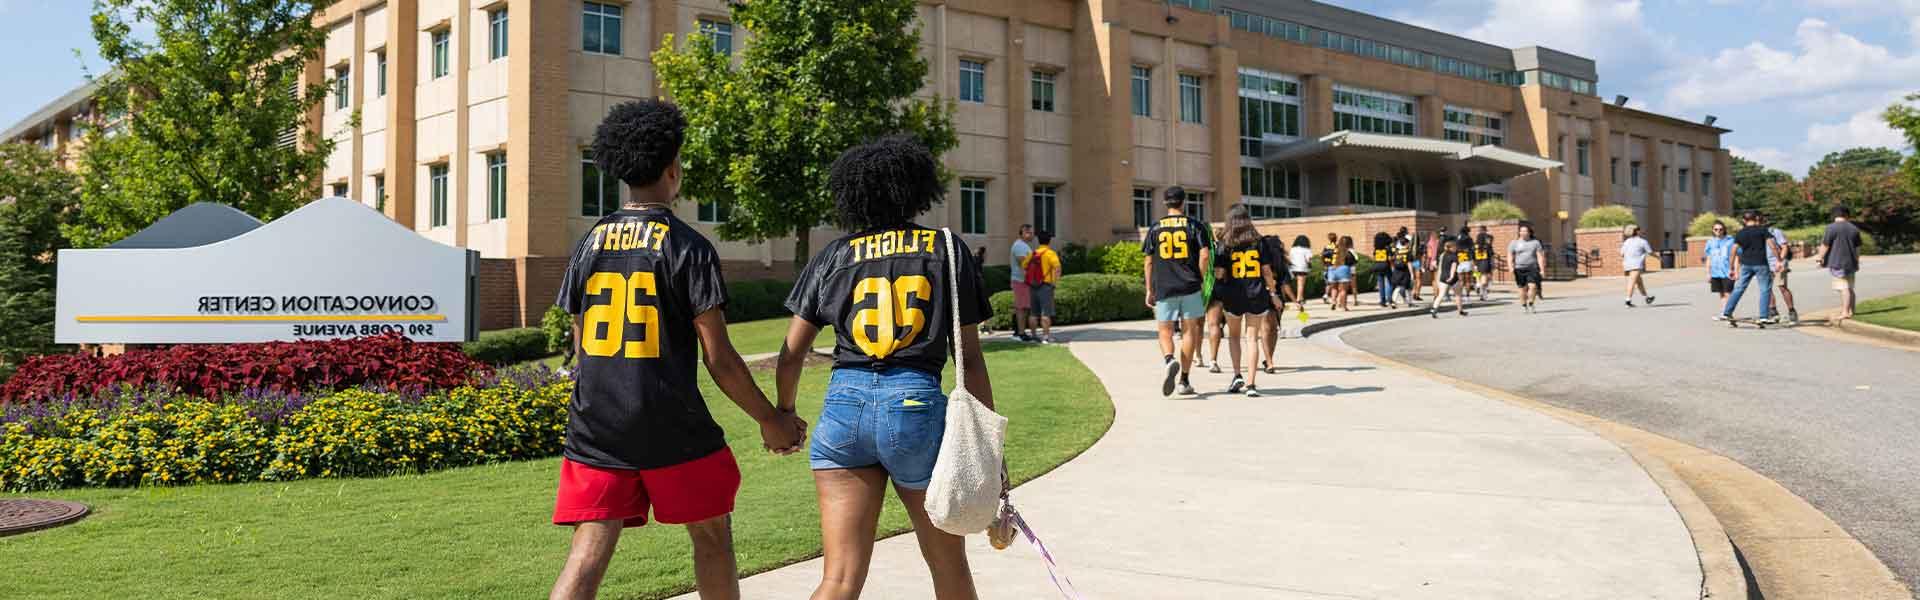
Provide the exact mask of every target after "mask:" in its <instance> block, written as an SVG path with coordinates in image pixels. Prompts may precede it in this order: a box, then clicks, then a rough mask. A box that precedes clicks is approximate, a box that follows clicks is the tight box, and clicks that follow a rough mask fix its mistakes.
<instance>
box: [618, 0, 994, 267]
mask: <svg viewBox="0 0 1920 600" xmlns="http://www.w3.org/2000/svg"><path fill="white" fill-rule="evenodd" d="M730 6H731V7H732V11H733V21H734V23H736V24H738V25H739V26H740V27H742V28H744V29H746V30H747V31H748V32H751V35H752V38H751V41H750V42H749V43H747V45H746V49H745V51H744V55H743V56H741V60H740V65H739V66H738V67H737V68H736V67H734V66H732V65H731V64H730V62H729V60H728V59H729V57H728V56H725V55H722V54H720V53H719V52H717V51H715V50H714V49H713V48H712V46H711V45H710V44H709V43H707V41H706V38H705V37H704V36H700V35H695V36H693V37H690V38H686V39H683V40H681V42H683V44H682V45H681V47H679V48H677V49H676V48H675V47H674V46H675V40H674V39H673V38H671V37H669V38H668V39H667V40H666V42H665V44H664V45H663V46H662V47H661V48H660V50H658V51H656V52H654V55H653V62H654V65H655V67H656V68H657V69H658V73H659V77H660V81H661V84H662V86H663V87H664V88H665V89H666V91H667V92H668V94H670V95H671V96H672V97H673V99H674V100H675V101H676V102H678V103H679V104H680V106H681V108H682V109H683V110H684V111H685V112H686V115H687V122H688V127H687V140H686V145H685V146H684V147H683V148H682V150H681V156H682V158H683V159H684V161H685V163H686V167H687V174H686V181H685V184H684V189H683V191H684V193H685V194H686V195H687V196H689V197H692V198H696V199H698V200H700V201H702V202H718V203H724V204H728V205H731V206H733V207H734V208H733V210H732V214H731V216H730V217H729V218H728V220H727V222H726V223H725V224H723V225H721V226H720V229H719V232H720V237H721V238H723V239H728V240H746V241H751V242H762V241H766V240H768V239H774V238H779V237H784V236H789V235H791V236H794V238H795V241H794V250H795V259H794V268H795V270H796V271H798V270H799V269H800V268H801V267H802V266H804V265H805V264H806V261H807V258H808V256H809V255H810V254H811V252H810V249H809V247H808V236H807V233H808V231H809V230H811V229H812V228H814V227H816V226H820V225H824V224H827V223H828V222H829V221H830V220H831V219H832V216H833V199H832V197H831V196H829V195H828V193H827V185H826V183H827V174H828V171H829V169H830V167H831V166H832V164H833V160H834V159H835V158H837V157H839V155H840V153H841V152H843V151H845V150H846V149H847V148H850V147H852V146H854V145H856V144H859V143H862V142H865V141H868V140H871V139H873V138H876V137H879V136H881V135H885V134H889V133H906V134H909V135H912V136H913V137H915V138H917V139H919V140H920V142H921V143H923V144H925V145H926V146H927V149H928V150H931V151H932V152H933V153H934V155H935V156H939V155H941V154H943V153H945V152H946V151H947V150H950V149H952V148H953V147H954V146H956V145H958V143H959V142H958V140H957V138H956V137H955V135H954V131H953V117H952V114H953V105H952V104H951V103H950V102H941V101H938V100H932V101H929V100H921V99H916V98H914V97H913V95H914V94H915V93H916V92H918V91H920V89H921V87H922V85H923V84H924V82H925V81H926V80H927V62H926V60H924V59H922V58H921V57H920V56H919V55H918V49H919V44H920V36H919V28H918V26H917V25H915V23H914V18H915V15H916V8H917V3H916V2H915V1H914V0H865V1H862V2H854V3H850V2H841V1H832V0H754V1H753V2H746V3H739V2H736V3H731V4H730ZM943 177H944V174H943Z"/></svg>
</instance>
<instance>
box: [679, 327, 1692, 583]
mask: <svg viewBox="0 0 1920 600" xmlns="http://www.w3.org/2000/svg"><path fill="white" fill-rule="evenodd" d="M1310 307H1311V308H1314V309H1316V312H1317V311H1318V309H1319V307H1318V306H1317V305H1310ZM1369 312H1371V311H1369ZM1353 314H1354V315H1356V316H1358V315H1362V314H1364V313H1363V312H1362V311H1358V310H1356V311H1355V312H1354V313H1353ZM1317 316H1318V317H1319V318H1320V319H1324V318H1325V317H1324V316H1320V315H1317ZM1342 316H1345V315H1342ZM1443 318H1455V317H1452V316H1450V315H1449V316H1446V317H1443ZM1467 318H1469V319H1471V318H1476V317H1467ZM1288 323H1289V324H1290V325H1292V326H1294V327H1297V325H1298V324H1297V322H1294V321H1292V320H1291V319H1289V321H1288ZM1152 331H1153V330H1152V324H1151V323H1117V324H1107V325H1098V326H1092V327H1088V328H1073V330H1071V331H1068V332H1064V334H1056V335H1060V337H1063V338H1066V339H1068V340H1069V341H1070V346H1071V349H1072V351H1073V353H1074V355H1075V356H1077V357H1079V359H1080V360H1081V361H1082V362H1084V363H1086V364H1087V365H1088V367H1089V368H1091V369H1092V370H1093V371H1094V373H1096V374H1097V375H1098V376H1099V377H1100V379H1101V381H1102V383H1103V384H1105V386H1106V387H1107V389H1108V390H1109V392H1110V393H1111V394H1112V396H1113V401H1114V405H1115V409H1116V411H1117V414H1116V417H1115V420H1114V426H1113V429H1112V431H1110V432H1108V434H1107V435H1106V437H1104V438H1103V439H1101V440H1100V441H1099V442H1098V443H1097V444H1095V445H1094V447H1093V448H1091V449H1090V450H1089V451H1088V452H1087V453H1086V454H1084V455H1082V456H1080V457H1079V458H1077V459H1075V460H1073V461H1071V462H1069V463H1067V464H1066V465H1063V466H1062V467H1060V468H1059V469H1058V470H1056V471H1054V472H1053V473H1050V474H1048V475H1046V476H1044V477H1041V478H1039V479H1037V480H1034V481H1032V482H1030V483H1028V484H1027V485H1024V486H1021V487H1020V488H1018V489H1016V490H1015V491H1014V493H1013V497H1014V501H1015V503H1016V504H1017V505H1018V506H1020V507H1021V510H1022V512H1023V513H1024V514H1025V515H1026V516H1027V517H1028V519H1029V521H1030V522H1031V524H1032V525H1033V527H1034V528H1035V529H1036V530H1037V531H1038V533H1039V534H1040V535H1041V536H1042V537H1043V539H1044V540H1045V541H1046V542H1047V543H1048V545H1049V548H1050V549H1051V550H1052V551H1053V553H1054V556H1055V557H1056V558H1057V559H1058V560H1059V561H1060V562H1061V563H1062V565H1063V566H1064V567H1065V568H1066V570H1067V572H1068V573H1069V574H1070V575H1071V577H1072V578H1073V581H1074V582H1075V583H1076V584H1078V586H1079V589H1080V590H1081V591H1082V592H1083V593H1084V595H1085V596H1086V597H1087V598H1091V599H1113V598H1155V599H1165V598H1262V599H1265V598H1396V599H1397V598H1529V599H1535V598H1596V599H1600V598H1605V599H1609V600H1612V599H1620V598H1660V599H1671V598H1697V597H1699V593H1700V588H1701V570H1700V566H1699V562H1698V557H1697V556H1696V554H1695V552H1694V548H1693V543H1692V541H1691V538H1690V537H1689V535H1688V532H1687V530H1686V528H1685V526H1684V525H1683V523H1682V522H1681V519H1680V518H1679V516H1678V515H1677V514H1676V513H1675V511H1674V509H1673V508H1672V506H1671V505H1669V504H1668V501H1667V499H1666V497H1665V496H1664V495H1663V494H1662V493H1661V491H1660V489H1659V487H1658V486H1656V485H1655V484H1654V483H1653V481H1652V480H1651V479H1650V478H1649V477H1648V476H1647V475H1646V473H1645V472H1643V471H1642V470H1641V469H1640V467H1639V466H1638V465H1637V464H1636V463H1635V462H1634V461H1633V460H1632V459H1631V458H1630V457H1628V455H1627V454H1626V453H1624V452H1623V451H1621V450H1620V449H1619V448H1618V447H1616V446H1614V445H1613V444H1611V443H1609V442H1607V441H1604V440H1602V439H1600V438H1598V437H1596V436H1594V435H1593V434H1590V433H1588V432H1587V431H1585V430H1582V429H1579V428H1577V427H1574V426H1572V425H1568V424H1566V423H1563V422H1560V421H1558V420H1555V419H1553V418H1550V417H1547V416H1543V415H1541V414H1538V413H1534V412H1531V411H1527V410H1525V409H1522V408H1518V407H1515V406H1513V405H1510V404H1507V403H1504V402H1500V401H1497V400H1492V399H1488V398H1483V397H1480V396H1477V395H1474V394H1471V393H1468V392H1465V391H1462V390H1460V389H1458V388H1455V387H1452V386H1448V385H1445V384H1442V383H1439V382H1436V381H1433V380H1430V379H1427V378H1424V377H1421V376H1417V375H1414V374H1411V373H1407V372H1402V371H1399V370H1395V369H1391V368H1385V367H1381V366H1378V365H1376V364H1375V363H1373V362H1371V361H1368V360H1366V359H1364V358H1363V357H1360V356H1356V355H1352V354H1348V353H1346V352H1345V351H1342V350H1338V349H1334V348H1331V347H1328V346H1326V345H1324V344H1320V343H1315V342H1311V341H1308V340H1302V339H1298V338H1293V339H1288V340H1286V341H1283V342H1282V344H1281V348H1280V352H1279V354H1278V355H1277V362H1278V363H1279V364H1280V365H1281V366H1282V367H1283V368H1284V369H1285V371H1284V372H1283V373H1282V374H1280V375H1274V376H1263V377H1262V379H1261V389H1262V391H1263V393H1264V394H1265V396H1263V397H1260V398H1247V397H1244V396H1239V395H1232V396H1229V395H1225V394H1221V393H1218V392H1220V391H1221V390H1223V389H1224V388H1225V386H1226V385H1227V382H1228V379H1229V377H1230V375H1211V374H1207V373H1204V372H1199V373H1195V375H1194V384H1195V385H1196V386H1197V387H1199V388H1200V389H1201V391H1202V392H1203V393H1214V394H1215V395H1203V396H1201V397H1199V398H1181V397H1175V398H1172V399H1167V398H1161V397H1160V396H1159V377H1158V375H1157V373H1159V372H1160V371H1159V369H1158V362H1159V351H1158V349H1157V348H1156V347H1155V343H1154V341H1153V333H1152ZM1221 354H1222V355H1223V356H1225V355H1226V354H1227V351H1226V350H1225V349H1223V350H1222V352H1221ZM999 397H1000V398H1001V401H1003V402H1022V401H1025V402H1044V401H1045V394H1044V393H1043V392H1035V393H1029V394H1020V393H1015V392H1012V391H1011V390H1001V391H1000V394H999ZM969 541H970V546H971V547H972V552H971V557H972V561H973V562H972V564H973V567H974V570H975V573H976V579H977V581H978V582H979V584H980V589H981V596H982V597H983V598H1009V599H1025V600H1032V599H1043V598H1049V597H1057V596H1058V593H1057V592H1055V591H1054V589H1053V586H1052V584H1051V583H1050V582H1049V581H1048V578H1047V573H1046V569H1045V566H1044V564H1043V563H1042V562H1041V560H1040V558H1039V554H1038V552H1036V551H1035V550H1034V548H1032V547H1031V546H1030V545H1028V544H1026V543H1025V542H1024V541H1022V542H1019V543H1017V544H1016V545H1015V546H1014V547H1013V548H1011V549H1008V550H1006V551H994V550H992V549H991V548H990V547H989V546H988V545H987V543H986V539H985V537H984V536H973V537H972V538H970V540H969ZM819 576H820V561H819V560H812V561H807V562H803V563H800V564H796V565H793V566H790V567H786V568H783V569H778V570H775V571H771V572H768V573H764V574H761V575H757V576H754V577H751V578H748V579H746V580H745V581H743V582H742V586H743V589H744V592H745V595H746V597H749V598H796V597H803V596H805V595H806V594H808V593H810V592H811V590H812V589H813V587H814V585H815V584H816V583H817V582H818V580H819ZM685 597H686V598H692V597H693V596H685ZM865 597H867V598H878V599H899V598H930V597H932V590H931V584H930V582H929V579H928V576H927V572H926V566H925V564H924V563H923V562H922V561H921V558H920V554H919V550H918V548H917V546H916V545H915V543H914V539H913V536H912V535H902V536H898V537H894V538H891V539H887V540H882V541H880V542H879V543H878V545H877V548H876V556H875V558H874V564H873V571H872V576H871V577H870V578H869V580H868V584H867V590H866V594H865Z"/></svg>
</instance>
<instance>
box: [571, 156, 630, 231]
mask: <svg viewBox="0 0 1920 600" xmlns="http://www.w3.org/2000/svg"><path fill="white" fill-rule="evenodd" d="M589 176H591V179H593V184H594V193H593V199H594V207H595V211H594V212H593V213H588V212H587V194H586V192H587V179H589ZM609 180H611V181H612V182H613V185H612V189H611V190H609V189H608V183H607V182H608V181H609ZM620 183H621V182H620V180H619V179H615V178H612V177H608V176H607V174H606V173H602V172H600V165H599V164H598V163H595V162H593V152H591V151H587V150H582V151H581V152H580V189H579V192H580V205H579V208H580V216H582V217H586V218H590V219H598V218H601V217H605V216H607V215H609V214H612V213H613V212H614V211H616V210H620ZM609 191H611V192H612V193H613V206H611V207H609V206H607V193H608V192H609Z"/></svg>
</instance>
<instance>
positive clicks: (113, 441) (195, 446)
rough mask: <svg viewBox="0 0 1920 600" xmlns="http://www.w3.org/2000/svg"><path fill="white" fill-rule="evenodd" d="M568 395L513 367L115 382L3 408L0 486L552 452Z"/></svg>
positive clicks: (367, 469) (236, 478)
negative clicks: (321, 379)
mask: <svg viewBox="0 0 1920 600" xmlns="http://www.w3.org/2000/svg"><path fill="white" fill-rule="evenodd" d="M571 389H572V382H571V381H569V380H566V379H564V378H561V377H558V376H556V375H554V374H553V373H552V372H551V371H546V370H544V369H519V370H515V371H512V372H508V373H505V374H503V376H501V377H500V378H499V379H498V380H494V381H487V382H481V383H480V384H476V385H468V386H462V387H459V388H454V389H450V390H446V391H444V392H439V393H435V394H432V395H427V396H417V395H410V394H404V393H396V392H385V391H379V390H371V389H364V388H357V389H349V390H344V391H339V392H325V393H322V394H321V395H319V396H318V397H313V398H309V397H306V396H303V395H301V394H298V393H289V394H282V393H275V392H249V393H247V394H243V395H239V396H234V397H228V398H223V399H207V398H201V397H197V396H191V395H185V394H179V393H175V392H166V391H151V390H148V391H138V390H123V391H120V392H115V393H112V394H109V395H105V396H100V397H95V398H89V399H85V400H64V401H56V402H49V403H45V404H41V405H35V406H31V407H29V406H23V405H16V406H10V407H8V410H7V411H6V412H5V413H4V416H0V490H4V491H9V492H30V491H41V490H53V489H60V488H70V487H83V486H90V487H97V486H132V485H173V484H194V483H211V482H222V483H226V482H242V481H281V480H291V479H306V478H313V477H352V476H366V475H389V474H396V473H417V472H422V471H431V470H437V469H445V468H450V467H458V466H466V465H474V464H482V463H490V462H498V461H505V460H519V459H527V458H540V457H546V456H553V455H555V454H558V453H559V452H560V444H561V441H562V439H563V438H564V436H565V435H566V422H567V401H568V395H569V392H570V390H571Z"/></svg>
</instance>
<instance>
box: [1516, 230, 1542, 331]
mask: <svg viewBox="0 0 1920 600" xmlns="http://www.w3.org/2000/svg"><path fill="white" fill-rule="evenodd" d="M1507 256H1511V257H1513V285H1515V286H1519V288H1520V306H1521V307H1522V308H1525V309H1526V311H1527V312H1528V313H1532V312H1533V311H1534V308H1533V305H1534V304H1537V303H1539V302H1540V268H1541V267H1543V266H1545V265H1546V264H1547V250H1546V248H1545V247H1543V246H1541V245H1540V240H1536V239H1533V225H1532V224H1528V223H1521V224H1520V238H1519V239H1516V240H1514V241H1512V242H1508V243H1507Z"/></svg>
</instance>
